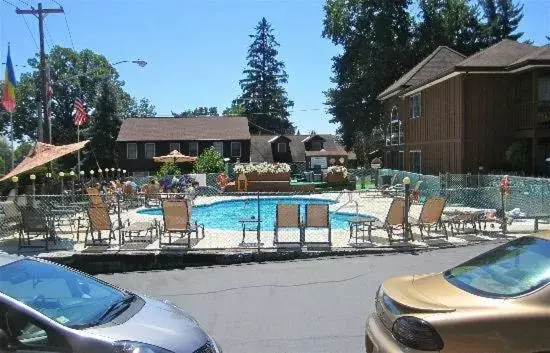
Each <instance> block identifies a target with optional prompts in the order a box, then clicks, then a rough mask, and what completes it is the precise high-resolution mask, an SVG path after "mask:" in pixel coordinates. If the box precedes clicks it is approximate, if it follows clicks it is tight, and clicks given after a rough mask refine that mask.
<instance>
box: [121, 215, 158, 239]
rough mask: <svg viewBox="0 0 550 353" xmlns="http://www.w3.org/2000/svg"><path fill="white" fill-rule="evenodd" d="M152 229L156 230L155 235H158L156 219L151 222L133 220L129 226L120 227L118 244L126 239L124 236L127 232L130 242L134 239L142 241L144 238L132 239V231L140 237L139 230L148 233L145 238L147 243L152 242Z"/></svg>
mask: <svg viewBox="0 0 550 353" xmlns="http://www.w3.org/2000/svg"><path fill="white" fill-rule="evenodd" d="M153 230H155V231H156V236H157V237H158V226H157V221H156V220H155V221H153V222H135V223H132V224H130V225H129V226H127V227H124V228H120V238H119V243H120V245H123V244H124V243H126V239H125V236H126V234H128V237H129V238H130V240H129V241H130V242H134V241H139V242H143V241H144V240H141V239H140V240H133V239H132V234H133V233H136V236H138V237H141V232H146V235H147V233H149V240H145V241H147V242H149V243H152V242H153Z"/></svg>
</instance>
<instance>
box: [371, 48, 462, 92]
mask: <svg viewBox="0 0 550 353" xmlns="http://www.w3.org/2000/svg"><path fill="white" fill-rule="evenodd" d="M464 58H466V56H464V55H462V54H460V53H459V52H457V51H455V50H453V49H451V48H449V47H445V46H440V47H438V48H437V49H436V50H434V51H433V52H432V53H431V54H430V55H428V56H427V57H426V58H425V59H424V60H422V61H421V62H419V63H418V64H417V65H416V66H415V67H413V68H412V69H411V70H410V71H408V72H407V73H406V74H404V75H403V76H401V77H400V78H399V79H398V80H397V81H395V82H394V83H393V84H392V85H390V86H389V87H388V88H386V89H385V90H384V91H383V92H382V93H380V94H379V95H378V99H380V100H384V99H388V98H391V97H393V96H394V95H396V94H397V93H399V91H400V90H402V89H404V88H407V87H410V86H414V85H417V84H418V83H420V82H423V81H426V80H427V79H429V78H431V77H434V76H436V75H437V74H439V73H441V72H443V71H445V70H448V69H449V68H451V67H453V66H454V65H456V64H457V63H459V62H461V61H462V60H464Z"/></svg>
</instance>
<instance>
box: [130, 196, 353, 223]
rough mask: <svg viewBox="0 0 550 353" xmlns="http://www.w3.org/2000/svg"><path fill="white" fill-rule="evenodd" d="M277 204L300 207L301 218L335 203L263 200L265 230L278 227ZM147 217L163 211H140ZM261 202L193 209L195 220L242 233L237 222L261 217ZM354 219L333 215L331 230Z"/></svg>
mask: <svg viewBox="0 0 550 353" xmlns="http://www.w3.org/2000/svg"><path fill="white" fill-rule="evenodd" d="M278 203H291V204H300V205H301V208H302V209H301V210H300V215H301V216H302V218H303V216H304V214H305V205H306V204H310V203H315V204H333V203H334V201H331V200H325V199H312V198H284V197H274V198H266V199H260V218H262V220H263V221H262V224H261V228H262V229H263V230H272V229H273V227H274V225H275V207H276V205H277V204H278ZM138 213H140V214H145V215H155V216H160V215H162V209H161V208H149V209H144V210H140V211H138ZM257 214H258V200H257V199H255V198H243V199H238V200H228V201H219V202H214V203H211V204H209V205H200V206H193V215H192V217H191V218H192V220H193V221H195V220H196V221H197V222H199V223H202V224H204V226H205V227H206V228H217V229H231V230H238V229H242V226H241V224H240V223H239V222H238V220H239V219H241V218H251V217H252V216H254V217H258V216H257ZM353 216H354V215H352V214H350V213H341V212H331V213H330V221H331V225H332V228H347V227H348V224H347V222H346V220H347V219H348V218H350V217H353Z"/></svg>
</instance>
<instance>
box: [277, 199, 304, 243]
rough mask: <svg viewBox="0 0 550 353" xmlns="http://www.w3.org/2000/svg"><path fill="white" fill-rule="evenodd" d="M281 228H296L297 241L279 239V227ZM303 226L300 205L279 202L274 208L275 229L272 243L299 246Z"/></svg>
mask: <svg viewBox="0 0 550 353" xmlns="http://www.w3.org/2000/svg"><path fill="white" fill-rule="evenodd" d="M282 228H298V230H299V234H300V235H299V238H298V241H279V229H282ZM302 231H303V228H302V224H301V221H300V205H297V204H285V203H279V204H277V207H276V209H275V229H274V233H275V235H274V238H273V245H275V246H284V247H287V246H292V247H295V246H298V247H299V246H301V245H302V235H303V233H302Z"/></svg>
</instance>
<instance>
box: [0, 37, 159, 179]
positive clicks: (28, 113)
mask: <svg viewBox="0 0 550 353" xmlns="http://www.w3.org/2000/svg"><path fill="white" fill-rule="evenodd" d="M47 62H48V67H49V69H50V77H51V87H52V91H53V100H52V102H51V116H52V142H53V143H54V144H56V145H59V144H67V143H73V142H76V141H77V136H76V135H77V134H76V130H77V129H76V127H75V126H74V124H73V116H72V112H73V108H74V107H73V105H74V100H75V98H76V97H81V98H82V99H83V100H84V101H85V102H86V103H87V105H88V108H89V109H92V108H95V106H94V103H95V102H96V101H97V97H98V95H99V94H100V92H101V90H100V87H101V84H102V83H104V82H108V83H109V84H111V85H113V87H114V89H113V91H112V92H111V94H112V95H114V96H116V98H113V99H116V101H117V104H118V107H117V111H118V114H119V115H120V116H121V117H129V116H142V115H148V116H150V115H155V111H154V110H155V109H154V107H153V106H152V105H150V104H149V101H148V100H146V99H142V100H140V101H137V100H136V99H135V98H132V97H131V96H130V95H129V94H128V93H127V92H125V91H124V89H123V86H124V81H122V80H120V79H119V75H118V72H117V71H116V69H115V68H114V67H113V66H112V65H111V64H110V63H109V61H108V60H107V59H106V58H105V57H104V56H103V55H100V54H97V53H95V52H93V51H92V50H89V49H84V50H82V51H80V52H77V51H74V50H73V49H70V48H63V47H59V46H55V47H53V48H52V49H51V51H50V53H49V54H48V55H47ZM38 64H39V58H38V56H36V57H35V58H31V59H29V60H28V66H29V67H30V68H31V69H32V71H31V72H26V73H24V74H22V75H21V76H20V77H19V79H18V82H17V87H16V90H15V95H16V101H17V106H16V109H15V112H14V113H13V120H14V136H15V138H16V139H17V140H23V139H30V140H35V139H37V137H38V135H37V130H38V122H39V121H40V120H39V118H38V108H39V104H40V99H38V97H41V94H40V76H39V71H38ZM89 124H90V122H89V123H86V124H85V125H83V126H82V128H83V129H84V130H85V129H86V128H88V127H89ZM0 130H2V131H3V132H4V134H5V135H7V133H8V131H9V130H10V126H9V114H8V113H6V112H1V113H0ZM111 133H112V134H115V133H114V132H111ZM96 148H97V146H96ZM75 163H76V157H74V156H68V157H66V158H63V159H62V164H63V165H64V167H65V169H68V168H72V167H74V165H75Z"/></svg>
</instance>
